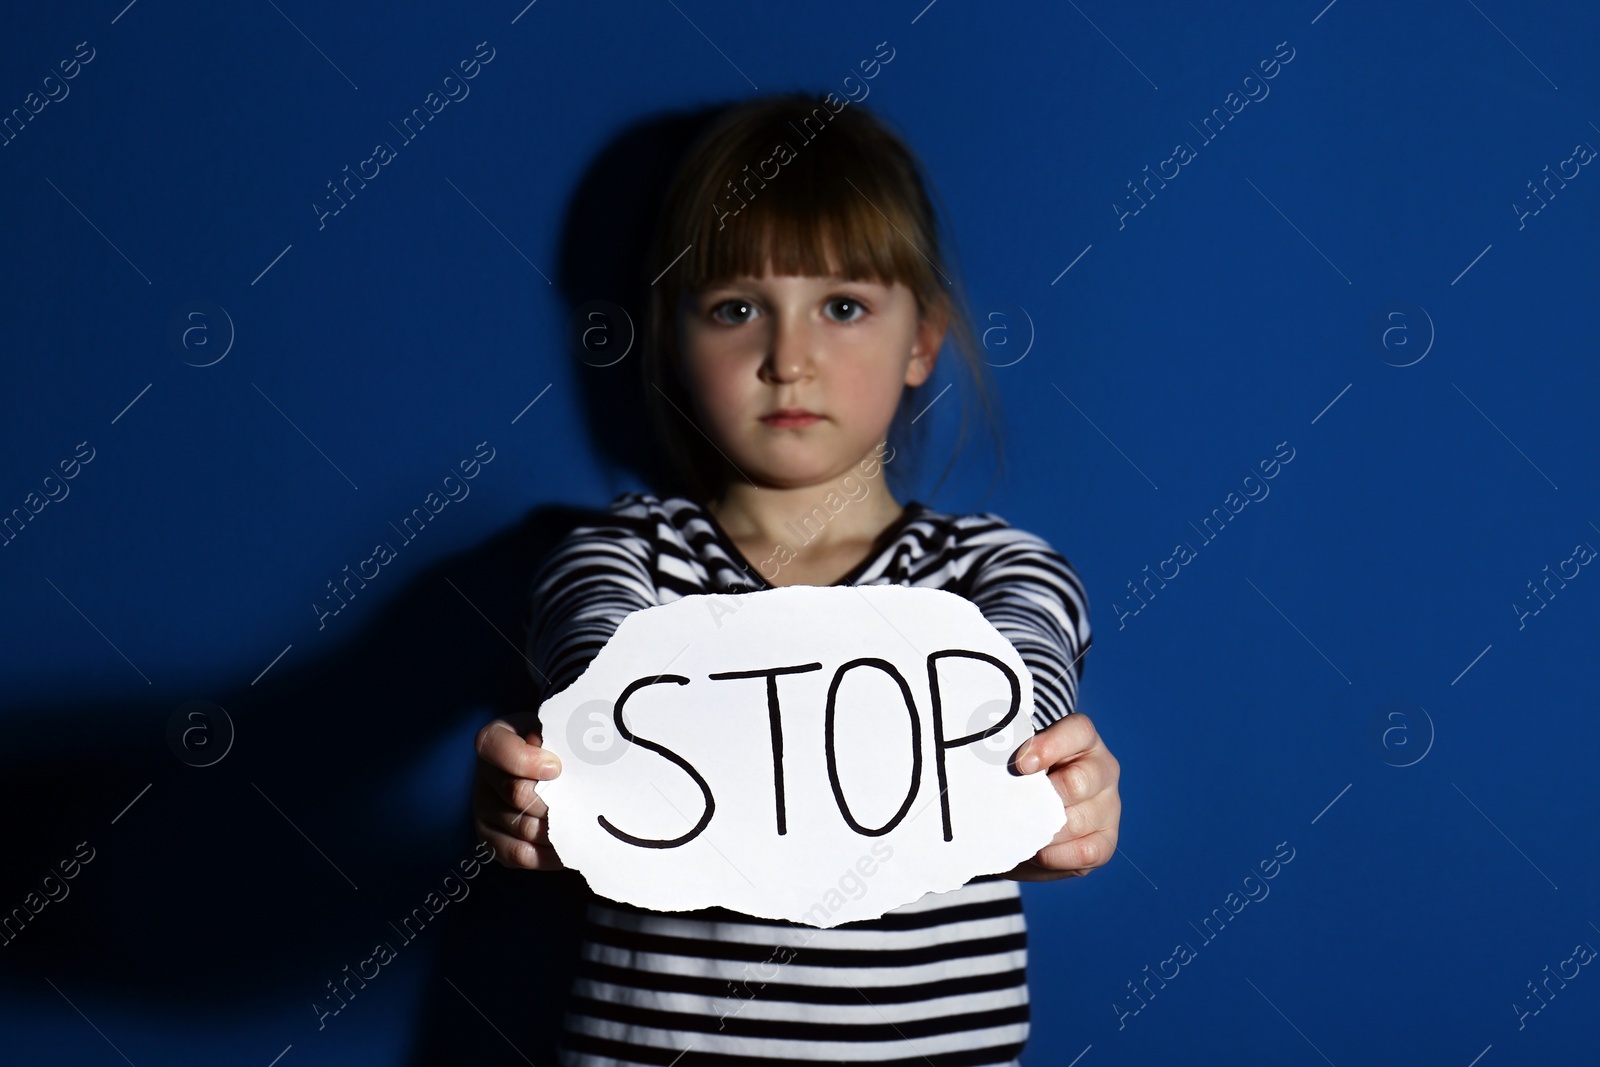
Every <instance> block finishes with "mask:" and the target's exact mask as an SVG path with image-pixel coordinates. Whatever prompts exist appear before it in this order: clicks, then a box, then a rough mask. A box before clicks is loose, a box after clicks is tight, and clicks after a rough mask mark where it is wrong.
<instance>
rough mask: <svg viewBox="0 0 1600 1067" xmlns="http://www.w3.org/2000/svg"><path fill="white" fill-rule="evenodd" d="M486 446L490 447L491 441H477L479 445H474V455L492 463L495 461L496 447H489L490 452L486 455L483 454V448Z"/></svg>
mask: <svg viewBox="0 0 1600 1067" xmlns="http://www.w3.org/2000/svg"><path fill="white" fill-rule="evenodd" d="M486 448H489V442H488V441H479V442H478V443H477V445H476V446H474V447H473V449H472V454H473V455H474V456H477V457H478V458H479V459H480V460H482V461H483V462H485V463H492V462H493V461H494V449H492V448H489V454H488V455H487V456H486V455H484V454H483V450H484V449H486Z"/></svg>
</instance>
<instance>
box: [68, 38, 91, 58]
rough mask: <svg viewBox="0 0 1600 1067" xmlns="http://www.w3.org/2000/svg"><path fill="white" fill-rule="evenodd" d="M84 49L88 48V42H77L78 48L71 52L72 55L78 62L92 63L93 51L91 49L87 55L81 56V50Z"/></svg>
mask: <svg viewBox="0 0 1600 1067" xmlns="http://www.w3.org/2000/svg"><path fill="white" fill-rule="evenodd" d="M85 48H89V42H88V41H79V42H78V47H77V48H76V49H74V50H73V52H72V54H73V55H74V56H76V57H78V58H79V59H80V60H82V61H83V62H85V63H92V62H94V56H95V51H94V49H93V48H89V54H88V55H84V54H83V50H84V49H85Z"/></svg>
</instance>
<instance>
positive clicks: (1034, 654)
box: [966, 516, 1093, 730]
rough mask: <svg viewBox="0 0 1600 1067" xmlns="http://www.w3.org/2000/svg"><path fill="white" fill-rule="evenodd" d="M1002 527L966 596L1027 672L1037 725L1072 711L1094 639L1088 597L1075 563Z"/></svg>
mask: <svg viewBox="0 0 1600 1067" xmlns="http://www.w3.org/2000/svg"><path fill="white" fill-rule="evenodd" d="M986 518H990V519H996V521H1000V520H998V519H997V517H995V516H986ZM1006 534H1007V536H1006V539H1005V540H1004V541H1002V542H1001V543H1000V544H998V545H996V546H995V547H993V548H991V549H989V550H988V551H986V552H985V554H984V555H983V557H982V558H981V559H980V560H979V561H978V563H977V564H976V573H975V574H974V575H973V577H972V579H971V584H970V585H969V587H968V591H967V594H966V595H967V598H968V599H969V600H971V601H972V602H973V603H974V604H976V605H977V606H978V610H979V611H981V612H982V613H983V617H984V618H986V619H988V620H989V622H990V624H991V625H993V626H994V628H995V629H996V630H999V631H1000V633H1001V634H1003V635H1004V636H1005V638H1006V640H1008V641H1010V642H1011V644H1012V645H1013V646H1015V648H1016V650H1017V652H1018V653H1020V654H1021V656H1022V661H1023V662H1024V663H1025V664H1027V665H1028V669H1029V670H1030V671H1032V673H1033V701H1034V726H1035V727H1036V728H1037V729H1040V730H1042V729H1044V728H1045V727H1047V726H1049V725H1050V724H1051V723H1053V722H1055V721H1056V720H1057V719H1059V718H1062V717H1063V716H1066V715H1070V714H1072V713H1073V712H1074V711H1076V710H1077V707H1078V684H1079V682H1080V680H1081V679H1082V677H1083V666H1084V662H1083V661H1084V656H1085V654H1086V653H1087V652H1088V651H1089V645H1090V643H1091V641H1092V640H1093V638H1092V636H1091V634H1090V631H1089V598H1088V594H1087V593H1086V592H1085V590H1084V587H1083V582H1082V580H1081V579H1079V577H1078V572H1077V571H1076V570H1074V569H1073V566H1072V564H1071V563H1069V562H1067V560H1066V558H1065V557H1063V556H1062V555H1061V554H1060V553H1058V552H1057V551H1056V550H1055V549H1053V548H1051V547H1050V545H1049V543H1048V542H1046V541H1045V540H1044V539H1043V538H1040V537H1038V536H1036V535H1035V534H1031V533H1028V532H1027V531H1025V530H1018V529H1015V528H1011V527H1007V528H1006Z"/></svg>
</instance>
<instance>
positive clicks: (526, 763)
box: [474, 719, 559, 778]
mask: <svg viewBox="0 0 1600 1067" xmlns="http://www.w3.org/2000/svg"><path fill="white" fill-rule="evenodd" d="M527 736H528V740H524V739H523V735H522V734H519V733H518V732H517V731H516V729H515V728H514V727H513V726H512V725H511V724H510V723H508V722H506V721H505V720H504V719H496V720H494V721H493V722H491V723H490V724H489V725H487V726H485V727H484V728H483V729H481V730H479V731H478V733H477V737H476V738H475V740H474V745H475V747H476V749H477V752H478V759H479V761H480V762H482V763H487V764H488V765H489V766H491V767H493V768H495V769H496V770H499V771H501V772H503V773H505V774H509V775H512V776H513V777H518V778H537V777H539V773H538V772H539V767H540V765H541V764H542V763H544V762H545V761H546V760H554V759H555V757H554V756H551V755H549V754H548V753H546V752H545V751H544V748H543V747H542V742H543V740H544V737H543V735H542V734H539V733H537V732H530V733H529V734H528V735H527ZM557 763H559V761H557Z"/></svg>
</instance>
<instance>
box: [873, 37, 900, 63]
mask: <svg viewBox="0 0 1600 1067" xmlns="http://www.w3.org/2000/svg"><path fill="white" fill-rule="evenodd" d="M888 43H889V42H888V41H879V42H878V47H877V48H874V49H873V50H872V54H873V55H875V56H877V57H878V58H879V59H881V60H882V61H883V62H885V63H889V62H891V61H893V59H894V56H895V51H894V49H893V48H891V49H889V54H888V55H884V54H883V47H884V45H886V44H888Z"/></svg>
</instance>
